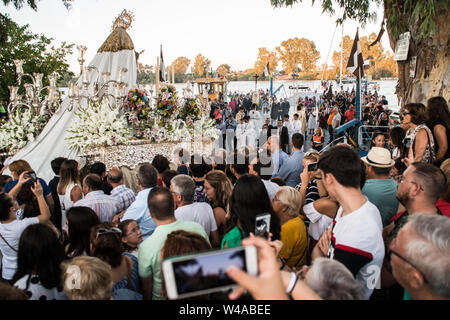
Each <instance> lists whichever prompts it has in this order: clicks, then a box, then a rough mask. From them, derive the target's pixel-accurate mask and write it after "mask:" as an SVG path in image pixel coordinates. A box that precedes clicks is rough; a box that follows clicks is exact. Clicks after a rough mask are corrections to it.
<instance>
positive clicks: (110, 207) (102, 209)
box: [73, 190, 120, 222]
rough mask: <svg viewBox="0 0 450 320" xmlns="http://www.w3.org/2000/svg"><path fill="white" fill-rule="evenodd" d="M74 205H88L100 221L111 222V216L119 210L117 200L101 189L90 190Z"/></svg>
mask: <svg viewBox="0 0 450 320" xmlns="http://www.w3.org/2000/svg"><path fill="white" fill-rule="evenodd" d="M73 206H74V207H89V208H91V209H92V210H94V211H95V213H96V214H97V216H98V218H99V219H100V222H111V221H112V219H113V217H114V216H115V215H116V214H118V213H119V212H120V210H119V209H120V204H119V201H117V200H116V199H114V198H113V197H111V196H108V195H106V194H105V193H104V192H103V191H102V190H98V191H91V192H89V193H88V194H87V195H85V197H84V199H81V200H78V201H77V202H75V204H74V205H73Z"/></svg>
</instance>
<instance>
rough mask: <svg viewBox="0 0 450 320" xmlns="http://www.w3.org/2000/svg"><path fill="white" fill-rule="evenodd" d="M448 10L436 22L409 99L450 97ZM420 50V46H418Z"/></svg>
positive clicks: (449, 12)
mask: <svg viewBox="0 0 450 320" xmlns="http://www.w3.org/2000/svg"><path fill="white" fill-rule="evenodd" d="M449 21H450V10H448V11H447V14H445V15H441V16H440V17H439V19H438V20H437V23H436V29H437V31H436V34H435V36H434V39H433V43H432V45H431V50H432V51H433V54H431V55H430V56H429V57H428V58H429V59H428V60H426V61H422V64H423V66H424V67H423V68H422V69H423V70H421V71H422V72H421V74H416V76H419V77H418V78H416V79H414V81H413V90H412V92H411V96H410V97H411V98H410V101H411V102H412V101H414V102H422V103H424V104H426V101H427V100H428V99H429V98H431V97H434V96H443V97H444V98H445V100H447V101H449V99H450V89H449V85H450V26H449ZM418 50H419V51H420V48H418Z"/></svg>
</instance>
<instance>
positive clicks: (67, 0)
mask: <svg viewBox="0 0 450 320" xmlns="http://www.w3.org/2000/svg"><path fill="white" fill-rule="evenodd" d="M37 1H39V0H26V3H27V5H28V6H29V7H30V8H31V9H33V10H34V11H36V10H37V4H36V2H37ZM61 2H62V3H63V4H64V6H65V7H66V8H67V9H70V8H72V4H71V2H72V0H61ZM10 3H12V4H13V6H14V7H15V8H16V9H17V10H20V9H22V8H23V5H24V4H25V0H3V4H4V5H5V6H7V5H9V4H10Z"/></svg>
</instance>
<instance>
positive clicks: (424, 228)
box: [403, 213, 450, 298]
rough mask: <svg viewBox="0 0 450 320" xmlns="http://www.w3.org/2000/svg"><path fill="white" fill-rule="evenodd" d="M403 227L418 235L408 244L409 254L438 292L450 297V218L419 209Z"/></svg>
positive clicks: (407, 254)
mask: <svg viewBox="0 0 450 320" xmlns="http://www.w3.org/2000/svg"><path fill="white" fill-rule="evenodd" d="M403 228H410V230H412V231H413V232H414V233H415V234H416V235H417V236H416V237H414V238H413V239H411V240H409V241H407V243H406V245H405V256H406V258H407V259H408V260H409V261H411V263H413V264H414V266H415V267H417V268H418V269H419V270H420V272H421V273H422V274H423V275H424V277H425V279H426V281H427V282H428V285H429V286H430V289H431V291H432V292H433V293H434V294H436V295H438V296H440V297H444V298H450V219H449V218H448V217H445V216H441V215H436V214H425V213H415V214H413V215H411V216H409V217H408V222H407V223H406V224H405V226H404V227H403Z"/></svg>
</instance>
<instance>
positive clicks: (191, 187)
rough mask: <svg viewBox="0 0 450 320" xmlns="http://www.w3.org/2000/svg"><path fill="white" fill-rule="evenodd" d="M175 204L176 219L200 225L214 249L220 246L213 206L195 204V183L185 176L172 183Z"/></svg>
mask: <svg viewBox="0 0 450 320" xmlns="http://www.w3.org/2000/svg"><path fill="white" fill-rule="evenodd" d="M170 191H172V195H173V199H174V203H175V208H176V210H175V218H177V220H183V221H194V222H197V223H198V224H200V225H201V226H202V227H203V228H204V229H205V232H206V234H207V235H208V236H209V238H210V240H211V245H212V246H213V247H217V246H219V244H220V242H219V231H218V230H217V223H216V219H215V217H214V213H213V210H212V208H211V206H210V205H209V204H207V203H205V202H194V193H195V182H194V180H193V179H192V178H191V177H189V176H188V175H185V174H180V175H177V176H175V177H173V178H172V180H171V181H170Z"/></svg>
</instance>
